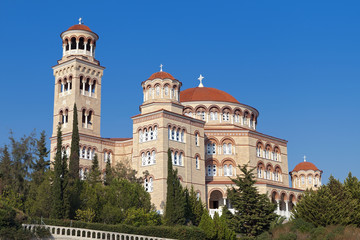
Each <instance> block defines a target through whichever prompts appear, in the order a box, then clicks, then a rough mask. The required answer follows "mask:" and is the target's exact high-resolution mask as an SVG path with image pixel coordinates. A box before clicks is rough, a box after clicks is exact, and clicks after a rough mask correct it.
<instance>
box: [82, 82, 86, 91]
mask: <svg viewBox="0 0 360 240" xmlns="http://www.w3.org/2000/svg"><path fill="white" fill-rule="evenodd" d="M85 83H86V80H83V81H82V84H83V92H82V95H85Z"/></svg>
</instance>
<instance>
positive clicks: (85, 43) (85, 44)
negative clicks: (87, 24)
mask: <svg viewBox="0 0 360 240" xmlns="http://www.w3.org/2000/svg"><path fill="white" fill-rule="evenodd" d="M86 46H87V41H86V42H84V53H85V54H86Z"/></svg>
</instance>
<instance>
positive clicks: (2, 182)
mask: <svg viewBox="0 0 360 240" xmlns="http://www.w3.org/2000/svg"><path fill="white" fill-rule="evenodd" d="M11 168H12V162H11V158H10V154H9V151H8V147H7V146H6V145H5V147H4V149H3V151H2V157H1V161H0V194H1V193H2V191H3V190H6V189H8V188H10V186H11V184H12V175H11V172H12V171H11Z"/></svg>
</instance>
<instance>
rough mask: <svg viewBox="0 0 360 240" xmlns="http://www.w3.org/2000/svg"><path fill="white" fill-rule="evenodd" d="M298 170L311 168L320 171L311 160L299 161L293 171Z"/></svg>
mask: <svg viewBox="0 0 360 240" xmlns="http://www.w3.org/2000/svg"><path fill="white" fill-rule="evenodd" d="M300 170H304V171H307V170H313V171H320V170H319V169H318V168H317V167H316V166H315V165H314V164H313V163H311V162H301V163H299V164H298V165H296V166H295V168H294V170H292V171H293V172H298V171H300Z"/></svg>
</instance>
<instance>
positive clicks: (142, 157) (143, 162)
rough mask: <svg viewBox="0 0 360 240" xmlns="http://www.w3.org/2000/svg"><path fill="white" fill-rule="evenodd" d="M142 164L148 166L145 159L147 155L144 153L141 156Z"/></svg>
mask: <svg viewBox="0 0 360 240" xmlns="http://www.w3.org/2000/svg"><path fill="white" fill-rule="evenodd" d="M141 162H142V165H143V166H145V165H146V157H145V153H142V154H141Z"/></svg>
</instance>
